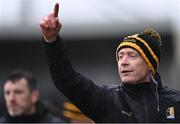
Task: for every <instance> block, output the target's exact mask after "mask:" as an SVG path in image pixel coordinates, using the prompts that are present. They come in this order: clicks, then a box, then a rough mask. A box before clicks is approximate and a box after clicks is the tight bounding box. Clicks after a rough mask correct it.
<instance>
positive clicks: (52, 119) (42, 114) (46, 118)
mask: <svg viewBox="0 0 180 124" xmlns="http://www.w3.org/2000/svg"><path fill="white" fill-rule="evenodd" d="M0 123H65V121H64V120H62V119H60V118H58V117H56V116H55V115H53V114H52V113H51V112H50V111H48V110H47V109H46V108H45V107H44V106H43V104H40V103H39V104H37V107H36V112H35V113H33V114H31V115H28V116H18V117H11V116H10V115H9V114H8V113H6V114H5V115H4V116H2V117H1V118H0Z"/></svg>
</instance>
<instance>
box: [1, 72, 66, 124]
mask: <svg viewBox="0 0 180 124" xmlns="http://www.w3.org/2000/svg"><path fill="white" fill-rule="evenodd" d="M4 97H5V102H6V106H7V111H8V113H7V114H5V115H4V116H3V117H1V118H0V122H1V123H2V122H4V123H11V122H14V123H18V122H21V123H25V122H30V123H43V122H46V123H47V122H48V123H50V122H64V121H63V120H61V119H59V118H58V117H56V116H54V115H53V114H51V113H50V112H49V111H48V110H47V109H46V108H45V107H44V106H43V104H41V103H40V102H39V91H38V90H37V88H36V79H35V77H34V76H33V75H32V74H31V73H29V72H27V71H22V70H17V71H14V72H13V73H12V74H11V75H10V76H9V77H8V78H7V80H6V81H5V84H4Z"/></svg>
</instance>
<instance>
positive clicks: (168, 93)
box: [159, 86, 180, 102]
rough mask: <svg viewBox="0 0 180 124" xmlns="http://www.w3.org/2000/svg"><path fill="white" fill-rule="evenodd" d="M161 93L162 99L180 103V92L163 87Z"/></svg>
mask: <svg viewBox="0 0 180 124" xmlns="http://www.w3.org/2000/svg"><path fill="white" fill-rule="evenodd" d="M159 93H160V95H161V96H162V97H165V98H168V99H172V100H175V101H179V102H180V91H178V90H175V89H171V88H168V87H166V86H163V87H162V88H161V90H160V92H159Z"/></svg>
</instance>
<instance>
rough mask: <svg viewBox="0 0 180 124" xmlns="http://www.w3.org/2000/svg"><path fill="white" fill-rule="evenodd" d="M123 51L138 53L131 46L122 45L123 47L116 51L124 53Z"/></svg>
mask: <svg viewBox="0 0 180 124" xmlns="http://www.w3.org/2000/svg"><path fill="white" fill-rule="evenodd" d="M124 53H137V54H138V52H137V51H136V50H135V49H133V48H131V47H124V48H122V49H120V50H119V52H118V54H124Z"/></svg>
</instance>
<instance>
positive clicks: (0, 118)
mask: <svg viewBox="0 0 180 124" xmlns="http://www.w3.org/2000/svg"><path fill="white" fill-rule="evenodd" d="M7 122H8V121H7V119H6V118H5V116H2V117H0V123H7Z"/></svg>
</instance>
